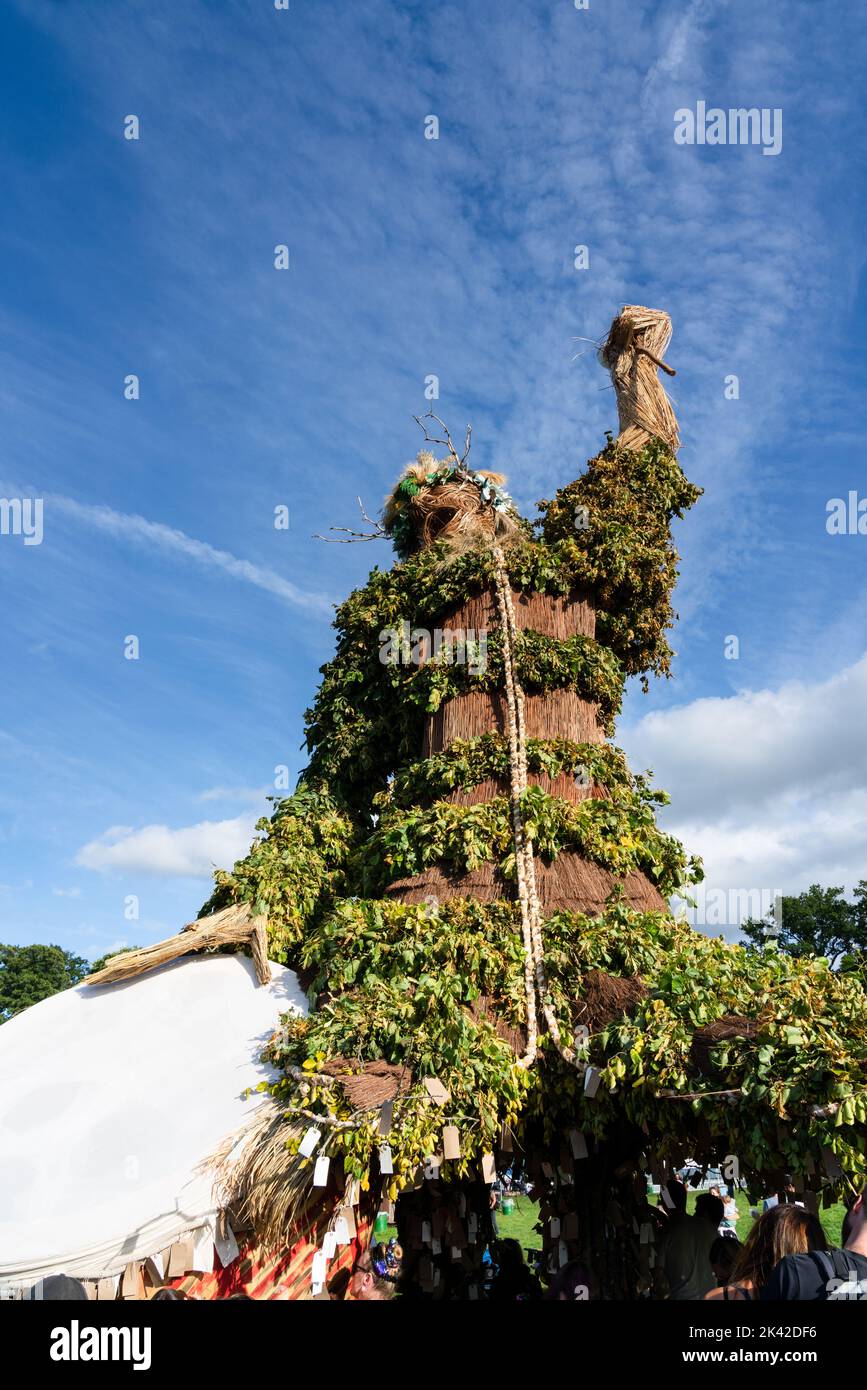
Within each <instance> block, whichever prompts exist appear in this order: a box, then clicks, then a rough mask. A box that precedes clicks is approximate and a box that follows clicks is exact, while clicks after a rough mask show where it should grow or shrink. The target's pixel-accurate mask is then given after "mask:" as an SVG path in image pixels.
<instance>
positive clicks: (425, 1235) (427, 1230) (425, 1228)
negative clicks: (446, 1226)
mask: <svg viewBox="0 0 867 1390" xmlns="http://www.w3.org/2000/svg"><path fill="white" fill-rule="evenodd" d="M432 1237H433V1232H432V1231H431V1224H430V1222H429V1221H423V1222H422V1223H421V1243H422V1245H430V1243H431V1239H432Z"/></svg>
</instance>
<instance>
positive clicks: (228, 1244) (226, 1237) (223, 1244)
mask: <svg viewBox="0 0 867 1390" xmlns="http://www.w3.org/2000/svg"><path fill="white" fill-rule="evenodd" d="M214 1246H215V1248H216V1251H217V1255H218V1256H219V1260H220V1264H221V1265H222V1266H223V1269H225V1268H226V1266H227V1265H230V1264H231V1263H232V1261H233V1260H237V1258H238V1254H239V1251H238V1242H237V1241H236V1239H235V1232H234V1231H233V1230H232V1228H231V1226H230V1225H229V1224H228V1222H227V1223H226V1229H225V1232H224V1233H221V1232H220V1231H219V1230H217V1231H215V1233H214Z"/></svg>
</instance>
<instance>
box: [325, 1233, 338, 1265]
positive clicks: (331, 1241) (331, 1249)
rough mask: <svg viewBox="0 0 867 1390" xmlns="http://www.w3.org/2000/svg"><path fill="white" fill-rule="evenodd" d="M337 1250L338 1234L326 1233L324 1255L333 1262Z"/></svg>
mask: <svg viewBox="0 0 867 1390" xmlns="http://www.w3.org/2000/svg"><path fill="white" fill-rule="evenodd" d="M336 1250H337V1233H336V1232H335V1231H326V1232H325V1235H324V1237H323V1240H322V1253H323V1255H324V1256H325V1258H326V1260H333V1259H334V1254H335V1251H336Z"/></svg>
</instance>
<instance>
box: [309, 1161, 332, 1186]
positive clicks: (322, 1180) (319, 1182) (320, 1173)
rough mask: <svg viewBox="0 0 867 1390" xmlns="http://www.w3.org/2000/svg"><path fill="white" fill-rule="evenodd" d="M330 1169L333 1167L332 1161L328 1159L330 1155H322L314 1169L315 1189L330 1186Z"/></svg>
mask: <svg viewBox="0 0 867 1390" xmlns="http://www.w3.org/2000/svg"><path fill="white" fill-rule="evenodd" d="M330 1167H331V1159H330V1158H329V1157H328V1154H320V1155H319V1157H318V1158H317V1160H316V1166H315V1168H314V1169H313V1186H314V1187H327V1186H328V1169H329V1168H330Z"/></svg>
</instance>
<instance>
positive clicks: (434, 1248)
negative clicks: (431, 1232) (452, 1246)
mask: <svg viewBox="0 0 867 1390" xmlns="http://www.w3.org/2000/svg"><path fill="white" fill-rule="evenodd" d="M430 1248H431V1254H432V1255H441V1254H442V1253H443V1243H442V1241H441V1240H440V1239H439V1237H438V1236H434V1237H433V1239H432V1241H431V1243H430Z"/></svg>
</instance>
